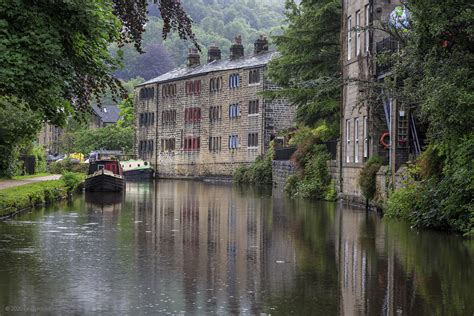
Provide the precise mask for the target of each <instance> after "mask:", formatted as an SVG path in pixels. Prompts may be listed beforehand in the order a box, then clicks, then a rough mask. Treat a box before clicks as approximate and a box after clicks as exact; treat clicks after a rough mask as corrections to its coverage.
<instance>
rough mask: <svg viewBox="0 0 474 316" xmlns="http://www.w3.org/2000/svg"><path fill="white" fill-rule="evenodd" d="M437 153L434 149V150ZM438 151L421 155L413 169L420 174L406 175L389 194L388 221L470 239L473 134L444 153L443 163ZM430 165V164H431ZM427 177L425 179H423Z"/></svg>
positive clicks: (473, 218) (473, 230) (473, 231)
mask: <svg viewBox="0 0 474 316" xmlns="http://www.w3.org/2000/svg"><path fill="white" fill-rule="evenodd" d="M437 150H438V149H437ZM440 152H441V151H438V152H437V153H433V149H430V153H427V154H423V155H422V157H421V158H420V159H419V160H418V161H417V163H419V164H421V166H418V167H416V168H415V170H419V172H420V173H421V174H422V177H421V178H422V179H421V180H420V179H416V174H415V175H413V174H411V175H409V178H408V179H407V181H406V183H405V187H404V188H401V189H399V190H397V191H395V192H393V193H392V194H391V195H390V196H389V199H388V201H387V203H386V206H385V213H386V214H387V215H388V216H389V217H401V218H405V219H408V220H409V221H410V223H411V224H412V225H413V226H415V227H423V228H430V229H438V230H449V231H456V232H461V233H463V234H465V235H471V236H472V235H474V200H473V198H472V197H473V196H474V162H473V160H472V157H474V134H471V135H468V136H465V137H464V138H462V139H461V140H459V143H458V144H457V145H455V146H453V147H452V148H451V150H446V152H450V153H451V155H450V156H449V157H448V156H447V155H446V158H445V159H444V161H443V165H444V167H443V171H442V173H441V174H440V173H439V171H438V170H439V169H437V168H439V160H438V158H436V157H442V155H440V154H439V153H440ZM433 161H434V163H433ZM426 177H427V178H426Z"/></svg>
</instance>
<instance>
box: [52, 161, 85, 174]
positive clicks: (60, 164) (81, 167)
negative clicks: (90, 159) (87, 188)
mask: <svg viewBox="0 0 474 316" xmlns="http://www.w3.org/2000/svg"><path fill="white" fill-rule="evenodd" d="M48 168H49V172H50V173H55V174H63V173H64V172H76V173H87V172H88V170H89V164H87V163H74V162H73V161H72V160H71V159H69V158H66V159H64V160H61V161H56V162H52V163H50V164H49V166H48Z"/></svg>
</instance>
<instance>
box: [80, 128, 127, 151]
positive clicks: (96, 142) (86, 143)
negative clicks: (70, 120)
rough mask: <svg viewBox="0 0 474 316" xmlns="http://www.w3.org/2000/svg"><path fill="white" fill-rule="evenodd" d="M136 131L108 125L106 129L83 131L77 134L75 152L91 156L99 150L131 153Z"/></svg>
mask: <svg viewBox="0 0 474 316" xmlns="http://www.w3.org/2000/svg"><path fill="white" fill-rule="evenodd" d="M133 137H134V131H133V128H132V127H119V126H116V125H108V126H106V127H104V128H99V129H93V130H90V129H89V130H82V131H79V132H77V133H76V135H75V143H74V147H73V148H74V151H76V152H80V153H83V154H89V153H90V152H92V151H94V150H97V149H107V150H123V151H124V152H125V153H130V152H131V151H132V149H133Z"/></svg>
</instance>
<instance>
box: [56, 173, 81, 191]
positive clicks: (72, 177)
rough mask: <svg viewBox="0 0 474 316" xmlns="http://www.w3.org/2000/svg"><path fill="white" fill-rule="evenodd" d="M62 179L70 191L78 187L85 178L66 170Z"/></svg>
mask: <svg viewBox="0 0 474 316" xmlns="http://www.w3.org/2000/svg"><path fill="white" fill-rule="evenodd" d="M61 180H62V181H63V182H64V183H65V185H66V188H67V190H68V192H72V191H74V190H76V189H77V187H78V186H79V185H80V184H81V182H82V180H83V179H82V177H81V176H79V175H78V174H76V173H73V172H68V171H66V172H64V173H63V175H62V176H61Z"/></svg>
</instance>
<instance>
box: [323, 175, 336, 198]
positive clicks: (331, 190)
mask: <svg viewBox="0 0 474 316" xmlns="http://www.w3.org/2000/svg"><path fill="white" fill-rule="evenodd" d="M324 199H325V200H326V201H335V200H336V199H337V190H336V183H335V181H334V180H331V183H330V184H329V186H328V189H327V191H326V196H325V197H324Z"/></svg>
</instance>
